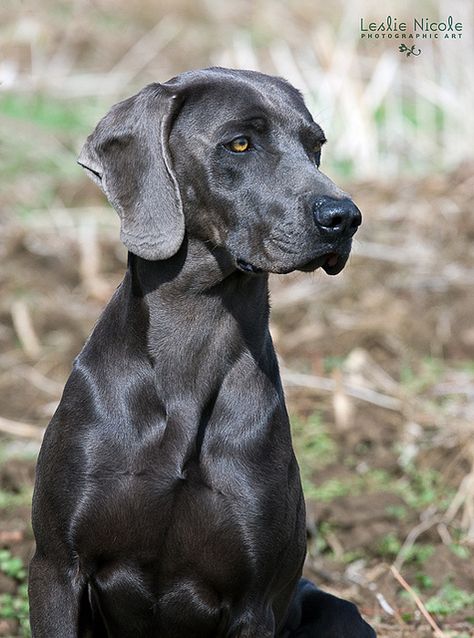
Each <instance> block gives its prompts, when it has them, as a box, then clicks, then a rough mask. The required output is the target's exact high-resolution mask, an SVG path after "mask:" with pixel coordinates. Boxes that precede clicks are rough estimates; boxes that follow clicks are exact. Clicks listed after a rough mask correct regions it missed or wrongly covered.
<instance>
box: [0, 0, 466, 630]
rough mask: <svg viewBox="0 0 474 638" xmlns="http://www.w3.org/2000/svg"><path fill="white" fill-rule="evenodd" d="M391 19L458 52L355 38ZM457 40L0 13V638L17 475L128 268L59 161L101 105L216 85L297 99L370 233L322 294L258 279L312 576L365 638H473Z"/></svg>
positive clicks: (8, 0)
mask: <svg viewBox="0 0 474 638" xmlns="http://www.w3.org/2000/svg"><path fill="white" fill-rule="evenodd" d="M387 15H391V16H393V17H397V19H398V20H400V21H402V20H406V21H408V22H409V23H411V22H412V20H413V18H414V17H418V18H421V17H426V18H429V19H430V21H446V19H447V17H448V16H450V15H451V16H453V18H454V20H455V21H456V22H457V21H459V22H462V24H463V30H462V38H461V39H451V38H450V39H438V40H435V39H426V40H415V41H407V46H408V48H410V47H411V46H412V45H413V44H415V45H416V50H415V52H414V53H417V51H418V49H421V53H420V54H419V55H415V54H412V55H407V52H401V51H399V46H400V44H402V43H403V41H401V40H395V39H388V38H386V39H375V38H374V39H372V40H368V39H361V37H360V20H361V18H363V19H364V20H365V22H369V21H376V22H378V21H381V20H385V19H386V17H387ZM473 24H474V20H473V4H472V3H471V2H466V1H463V0H450V1H449V2H448V1H447V0H446V1H445V0H439V1H428V0H426V1H422V0H420V1H419V2H417V3H416V4H415V3H412V2H403V1H401V0H393V2H385V3H381V2H378V1H375V0H365V1H360V2H352V3H347V2H342V1H340V0H335V1H333V2H331V3H329V2H327V3H322V2H315V1H314V0H288V1H286V2H284V1H283V0H281V1H280V0H253V1H252V0H233V1H232V2H229V1H227V2H226V1H224V0H194V1H192V0H160V1H159V2H158V1H155V2H153V1H152V0H136V1H135V2H125V1H123V0H114V1H112V0H71V1H68V2H65V1H61V0H38V1H37V2H36V3H34V4H33V3H28V2H22V1H19V0H4V2H2V4H1V6H0V44H1V56H0V150H1V152H0V171H1V176H2V188H1V191H0V255H1V270H0V286H1V296H0V395H1V396H0V445H1V452H0V636H28V635H29V629H28V622H27V599H26V594H25V577H26V573H25V566H26V565H27V562H28V560H29V558H30V556H31V552H32V547H33V540H32V533H31V528H30V522H29V516H30V512H29V507H30V499H31V490H32V482H33V478H34V462H35V458H36V455H37V452H38V449H39V444H40V440H41V436H42V433H43V429H44V427H45V426H46V424H47V423H48V421H49V419H50V417H51V415H52V414H53V412H54V410H55V408H56V406H57V403H58V400H59V398H60V396H61V392H62V387H63V384H64V382H65V380H66V378H67V376H68V374H69V371H70V368H71V363H72V359H73V358H74V356H75V355H76V354H77V353H78V352H79V350H80V349H81V347H82V344H83V342H84V340H85V339H86V338H87V336H88V334H89V333H90V331H91V328H92V326H93V324H94V322H95V320H96V319H97V317H98V315H99V314H100V312H101V310H102V309H103V307H104V305H105V303H106V302H107V300H108V299H109V297H110V296H111V294H112V292H113V290H114V288H115V287H116V286H117V284H118V283H119V282H120V280H121V278H122V276H123V272H124V268H125V263H126V262H125V260H126V253H125V250H124V248H123V247H122V246H121V245H120V243H119V241H118V219H117V218H116V214H115V212H114V211H113V210H112V209H111V208H110V207H109V206H108V204H107V203H106V201H105V200H104V198H103V197H102V195H101V193H100V192H99V190H98V189H97V188H96V187H95V186H94V185H93V184H92V182H90V181H89V180H88V179H87V177H86V176H85V175H84V174H83V172H82V171H81V169H80V168H79V167H78V166H77V165H76V163H75V159H76V157H77V154H78V151H79V149H80V147H81V145H82V143H83V141H84V140H85V137H86V136H87V135H88V134H89V133H90V132H91V131H92V129H93V127H94V126H95V124H96V122H97V121H98V119H99V118H100V117H101V116H102V115H104V114H105V112H106V111H107V110H108V108H109V107H110V106H111V105H112V104H113V103H114V102H116V101H118V100H119V99H122V98H123V97H126V96H128V95H131V94H132V93H134V92H135V91H136V90H138V89H140V88H141V87H142V86H144V85H145V84H147V83H148V82H152V81H165V80H167V79H168V78H170V77H172V76H173V75H175V74H177V73H179V72H181V71H184V70H186V69H189V68H197V67H203V66H210V65H223V66H231V67H236V68H251V69H257V70H261V71H264V72H267V73H270V74H276V75H281V76H284V77H285V78H287V79H288V80H290V81H291V82H292V83H293V84H294V85H296V86H297V87H298V88H299V89H301V90H302V92H303V94H304V96H305V98H306V100H307V103H308V105H309V107H310V109H311V111H312V113H313V115H314V117H315V119H316V121H318V123H319V124H320V125H321V126H322V127H323V129H324V130H325V133H326V135H327V138H328V144H327V146H325V147H324V153H323V162H322V170H323V171H324V172H326V173H328V174H329V175H330V176H331V178H332V179H334V180H335V181H337V182H338V183H339V184H340V185H341V186H343V187H344V188H345V189H346V190H347V191H349V192H350V193H351V194H352V196H353V197H354V199H355V201H356V202H357V204H358V205H359V207H360V208H361V210H362V212H363V215H364V224H363V226H362V228H361V230H360V231H359V232H358V233H357V236H356V240H355V242H354V244H355V245H354V250H353V255H352V257H351V259H350V261H349V263H348V265H347V267H346V269H345V270H344V271H343V272H342V273H341V274H340V275H339V276H337V277H333V278H331V277H328V276H327V275H325V274H324V273H321V272H316V273H315V274H313V275H306V274H302V273H300V274H295V275H290V276H285V277H274V278H273V279H272V307H273V316H272V333H273V336H274V339H275V343H276V346H277V350H278V353H279V355H280V361H281V369H282V376H283V380H284V384H285V388H286V395H287V400H288V404H289V409H290V414H291V418H292V424H293V432H294V441H295V447H296V450H297V454H298V459H299V462H300V466H301V471H302V475H303V480H304V487H305V492H306V498H307V510H308V541H309V552H308V560H307V563H306V573H307V575H308V576H309V577H310V578H312V579H313V580H315V581H317V582H318V583H320V584H321V585H322V586H324V587H325V588H326V589H328V590H330V591H332V592H334V593H338V594H339V595H342V596H345V597H348V598H351V599H352V600H354V601H355V602H357V603H358V604H359V605H360V607H361V608H362V610H363V612H364V614H365V615H366V616H367V617H368V618H370V619H371V621H372V622H373V623H374V625H376V627H377V629H378V632H379V636H381V637H383V636H389V637H393V638H395V637H402V636H407V637H408V636H410V637H411V636H416V637H420V638H421V637H424V636H432V635H437V636H449V637H451V638H455V637H456V638H467V637H469V636H473V635H474V633H473V632H474V629H473V627H474V625H473V623H474V593H473V592H474V560H473V554H474V401H473V398H474V323H473V317H474V297H473V293H472V289H473V288H472V286H473V284H474V263H473V262H474V251H473V241H474V216H473V213H472V205H473V194H474V172H473V168H474V160H473V148H474V144H473V141H474V99H473V97H474V96H473V91H474V65H473V64H472V60H473V52H474V47H473V37H474V35H473ZM393 566H394V567H395V570H393V569H391V567H393ZM399 574H401V575H402V577H403V579H405V582H401V581H400V579H399V578H398V575H399ZM416 595H418V596H419V600H420V601H421V603H422V608H421V610H420V607H419V606H417V604H416V600H415V596H416ZM430 622H432V623H434V624H435V625H437V626H438V629H437V630H434V629H432V626H431V625H430ZM436 632H437V633H436Z"/></svg>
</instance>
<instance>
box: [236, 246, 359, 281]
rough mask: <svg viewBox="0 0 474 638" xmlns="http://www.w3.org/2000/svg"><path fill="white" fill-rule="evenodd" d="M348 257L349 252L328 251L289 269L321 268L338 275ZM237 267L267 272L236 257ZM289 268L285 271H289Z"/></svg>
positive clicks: (308, 270)
mask: <svg viewBox="0 0 474 638" xmlns="http://www.w3.org/2000/svg"><path fill="white" fill-rule="evenodd" d="M348 257H349V253H339V252H334V251H332V252H329V253H324V254H323V255H320V256H319V257H315V258H314V259H311V260H310V261H308V262H305V263H304V264H302V265H301V266H297V267H296V268H292V269H291V270H300V271H302V272H314V271H315V270H317V269H318V268H322V269H323V270H324V272H325V273H326V274H328V275H338V274H339V273H340V272H341V270H342V269H343V268H344V266H345V265H346V261H347V259H348ZM236 264H237V268H238V269H239V270H241V271H242V272H245V273H248V274H249V273H250V274H255V275H258V274H262V273H264V272H267V271H265V270H263V268H259V267H258V266H254V265H253V264H251V263H250V262H248V261H245V260H244V259H241V258H238V259H236ZM291 270H288V271H285V272H291Z"/></svg>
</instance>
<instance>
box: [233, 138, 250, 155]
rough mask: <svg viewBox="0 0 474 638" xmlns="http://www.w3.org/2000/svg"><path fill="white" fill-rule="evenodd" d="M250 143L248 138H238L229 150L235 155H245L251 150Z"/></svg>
mask: <svg viewBox="0 0 474 638" xmlns="http://www.w3.org/2000/svg"><path fill="white" fill-rule="evenodd" d="M249 146H250V142H249V140H248V139H247V138H246V137H236V138H235V140H232V142H231V143H230V144H229V148H230V150H231V151H234V153H245V151H247V150H248V149H249Z"/></svg>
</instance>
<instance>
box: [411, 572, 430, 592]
mask: <svg viewBox="0 0 474 638" xmlns="http://www.w3.org/2000/svg"><path fill="white" fill-rule="evenodd" d="M415 578H416V582H417V583H418V585H419V587H420V589H431V587H433V579H432V578H431V577H430V576H428V575H427V574H424V573H423V572H418V573H417V574H416V576H415Z"/></svg>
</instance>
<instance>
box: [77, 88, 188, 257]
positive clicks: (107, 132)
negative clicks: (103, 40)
mask: <svg viewBox="0 0 474 638" xmlns="http://www.w3.org/2000/svg"><path fill="white" fill-rule="evenodd" d="M179 102H180V100H179V99H178V97H177V96H176V94H175V93H173V92H172V91H171V90H170V89H167V88H166V87H164V86H162V85H160V84H150V85H149V86H147V87H145V88H144V89H143V90H142V91H140V93H138V94H137V95H135V96H133V97H131V98H129V99H127V100H124V101H123V102H119V103H118V104H116V105H115V106H113V107H112V108H111V109H110V111H109V112H108V113H107V115H106V116H105V117H104V118H103V119H102V120H101V121H100V122H99V124H98V125H97V127H96V129H95V130H94V132H93V133H92V134H91V135H90V136H89V137H88V138H87V141H86V143H85V145H84V148H83V149H82V152H81V154H80V156H79V158H78V160H77V161H78V163H79V164H80V165H81V166H83V167H84V168H85V169H86V172H87V174H88V175H89V177H90V178H91V179H92V180H93V181H94V182H96V183H97V184H98V185H99V186H100V187H101V188H102V190H103V191H104V193H105V195H106V196H107V199H108V200H109V202H110V203H111V204H112V206H113V207H114V208H115V209H116V211H117V212H118V214H119V216H120V219H121V232H120V238H121V240H122V241H123V243H124V244H125V246H126V247H127V248H128V250H129V251H130V252H132V253H134V254H135V255H138V256H140V257H143V258H144V259H150V260H158V259H167V258H168V257H171V256H172V255H174V254H175V253H176V252H177V251H178V250H179V247H180V246H181V244H182V241H183V237H184V215H183V207H182V202H181V195H180V192H179V187H178V183H177V181H176V177H175V175H174V172H173V167H172V164H171V157H170V152H169V148H168V137H169V133H170V129H171V126H172V123H173V121H174V118H175V117H176V115H177V113H178V109H179V106H180V104H179Z"/></svg>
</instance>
